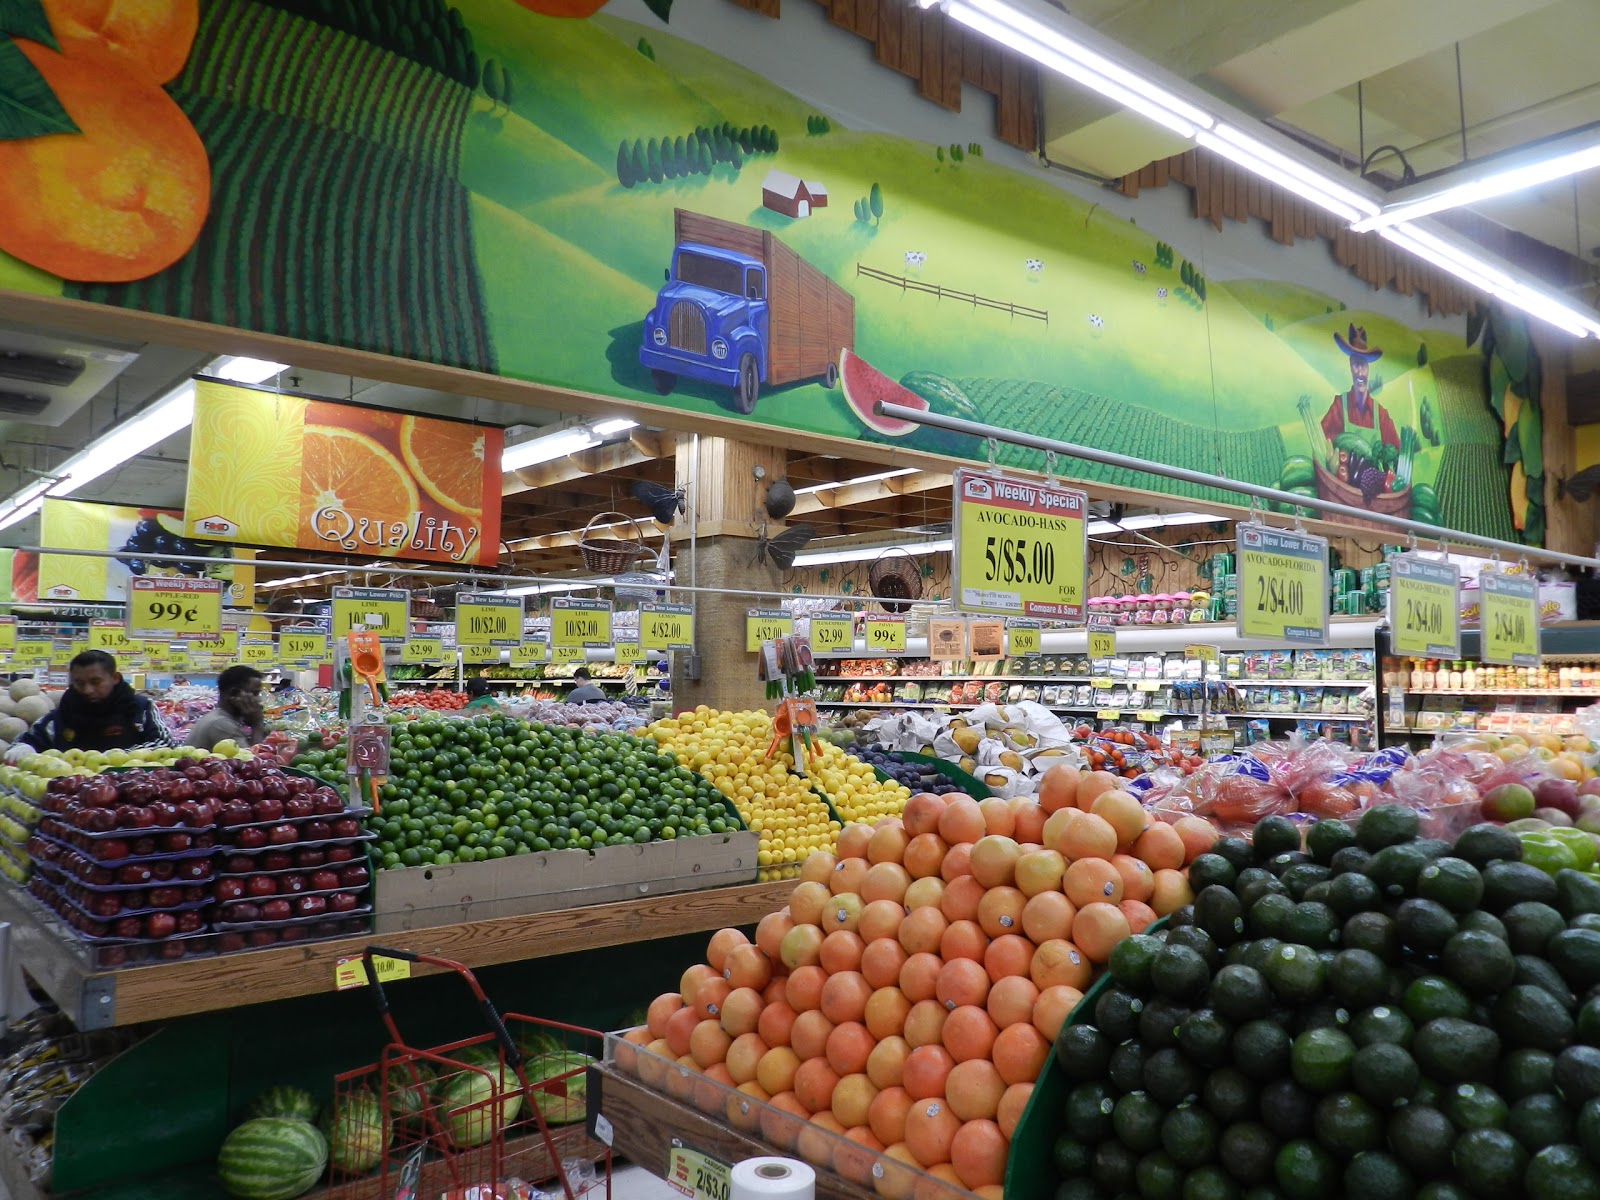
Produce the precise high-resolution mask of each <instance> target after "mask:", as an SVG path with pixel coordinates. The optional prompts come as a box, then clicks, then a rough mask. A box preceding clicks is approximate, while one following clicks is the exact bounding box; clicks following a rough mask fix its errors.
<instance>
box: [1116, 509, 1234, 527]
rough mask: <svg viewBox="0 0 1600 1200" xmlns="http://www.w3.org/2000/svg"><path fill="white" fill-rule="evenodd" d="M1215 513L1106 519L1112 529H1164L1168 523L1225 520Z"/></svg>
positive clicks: (1155, 514)
mask: <svg viewBox="0 0 1600 1200" xmlns="http://www.w3.org/2000/svg"><path fill="white" fill-rule="evenodd" d="M1227 519H1228V518H1227V517H1221V516H1218V515H1217V514H1216V513H1203V512H1178V513H1140V514H1139V515H1138V516H1136V517H1123V518H1122V520H1120V521H1107V522H1105V524H1107V525H1109V526H1110V527H1111V528H1112V529H1164V528H1166V527H1167V526H1169V525H1209V524H1211V523H1212V522H1213V521H1226V520H1227Z"/></svg>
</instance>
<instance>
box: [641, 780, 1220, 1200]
mask: <svg viewBox="0 0 1600 1200" xmlns="http://www.w3.org/2000/svg"><path fill="white" fill-rule="evenodd" d="M1119 785H1120V781H1119V780H1118V779H1117V778H1116V777H1115V776H1113V775H1109V774H1105V773H1101V772H1088V773H1080V772H1079V771H1078V770H1077V769H1075V768H1073V767H1069V766H1056V767H1052V768H1051V769H1050V770H1049V771H1048V772H1046V773H1045V775H1044V776H1043V777H1042V779H1041V783H1040V789H1039V793H1038V796H1037V798H1032V797H1030V798H1026V799H1016V800H1009V801H1007V800H1000V799H986V800H981V801H978V800H973V799H972V798H970V797H968V796H964V795H960V794H955V795H946V796H935V795H931V794H922V795H918V796H914V797H912V799H911V800H910V801H909V802H908V803H907V804H906V807H905V812H904V814H903V815H902V816H901V817H898V818H897V817H886V818H884V819H882V820H880V821H878V822H877V823H876V824H874V825H862V824H853V825H847V826H845V828H844V830H843V831H842V832H841V833H840V835H839V842H838V853H837V856H835V855H834V854H829V853H816V854H813V855H811V856H810V857H809V858H807V859H806V860H805V863H804V865H803V867H802V868H801V881H800V883H799V884H798V885H796V887H795V889H794V892H793V893H792V895H791V897H790V900H789V904H788V905H787V906H786V907H785V908H783V909H782V910H780V911H778V912H775V913H772V914H770V915H768V916H767V917H765V918H763V919H762V921H761V923H760V925H759V926H758V927H757V929H756V937H755V941H754V942H751V941H750V940H749V939H748V938H747V937H746V936H745V934H744V933H742V932H741V931H739V930H737V929H723V930H719V931H718V932H717V933H715V934H714V935H713V936H712V938H711V942H710V945H709V946H708V947H707V951H706V961H705V962H704V963H697V964H695V965H694V966H692V967H690V968H689V969H688V970H687V971H685V972H684V973H683V978H682V979H681V980H680V984H679V988H678V990H677V991H674V992H667V993H665V994H663V995H661V996H658V997H656V999H655V1000H654V1001H653V1002H652V1003H651V1005H650V1009H649V1016H648V1023H647V1025H646V1026H644V1027H642V1028H639V1029H635V1030H631V1031H629V1032H628V1034H627V1035H626V1040H627V1043H629V1044H626V1045H624V1046H623V1047H622V1050H623V1053H622V1054H619V1056H618V1060H617V1061H618V1064H619V1066H621V1067H622V1069H624V1070H631V1071H634V1072H636V1073H637V1074H638V1075H639V1076H640V1077H641V1078H642V1079H643V1080H644V1081H645V1082H646V1083H648V1084H650V1085H652V1086H656V1087H660V1088H662V1089H664V1090H666V1091H667V1092H668V1093H670V1094H673V1095H675V1096H678V1097H679V1098H683V1099H689V1100H692V1101H693V1102H694V1103H695V1104H697V1105H699V1106H701V1107H702V1108H705V1109H706V1110H708V1111H723V1110H725V1111H726V1114H727V1117H728V1119H729V1120H730V1121H731V1122H732V1123H733V1124H735V1125H737V1126H739V1127H741V1128H744V1129H746V1130H759V1131H760V1133H761V1135H762V1136H763V1137H764V1138H765V1139H766V1140H767V1141H769V1142H771V1143H772V1144H773V1145H774V1146H775V1147H776V1148H777V1149H779V1150H782V1151H792V1152H794V1153H797V1154H798V1155H799V1156H800V1157H802V1158H804V1159H806V1160H807V1161H809V1162H812V1163H814V1164H816V1165H819V1166H831V1167H832V1168H833V1169H834V1170H836V1171H838V1172H839V1173H840V1174H842V1175H844V1176H846V1177H847V1178H851V1179H854V1180H856V1181H857V1182H860V1183H868V1182H870V1183H872V1184H873V1185H874V1186H875V1188H876V1189H877V1191H878V1192H879V1193H880V1194H881V1195H883V1196H885V1197H889V1198H890V1200H905V1198H907V1197H910V1196H911V1195H912V1194H913V1192H914V1190H915V1181H916V1180H917V1179H918V1176H917V1175H916V1174H915V1172H914V1171H913V1170H911V1169H910V1168H916V1169H919V1170H921V1171H924V1172H927V1173H928V1174H931V1175H934V1176H936V1177H939V1178H941V1179H943V1180H945V1181H947V1182H949V1183H952V1184H956V1185H958V1186H960V1187H965V1188H967V1189H970V1190H972V1191H974V1192H977V1193H978V1194H979V1195H981V1196H985V1197H993V1200H1001V1196H1002V1188H1001V1185H1002V1183H1003V1180H1004V1176H1005V1166H1006V1156H1007V1153H1008V1151H1009V1147H1010V1140H1011V1137H1012V1134H1013V1132H1014V1130H1015V1129H1016V1126H1017V1122H1018V1121H1019V1119H1020V1118H1021V1116H1022V1112H1023V1109H1024V1107H1025V1106H1026V1104H1027V1102H1028V1097H1029V1094H1030V1093H1031V1091H1032V1088H1033V1083H1034V1080H1035V1079H1036V1078H1037V1077H1038V1074H1039V1071H1040V1069H1041V1068H1042V1067H1043V1066H1044V1063H1045V1060H1046V1058H1047V1056H1048V1055H1049V1053H1050V1047H1051V1045H1052V1043H1053V1042H1054V1040H1055V1036H1056V1033H1057V1031H1058V1030H1059V1029H1060V1028H1061V1025H1062V1024H1063V1022H1064V1021H1065V1020H1066V1018H1067V1015H1068V1014H1069V1013H1070V1012H1071V1011H1072V1008H1073V1006H1074V1005H1075V1004H1076V1003H1077V1002H1078V1001H1079V1000H1080V999H1081V998H1082V996H1083V993H1084V992H1085V991H1086V990H1087V989H1088V988H1089V986H1090V985H1091V983H1092V982H1093V981H1094V978H1095V976H1096V974H1097V973H1098V972H1099V970H1100V969H1101V968H1102V967H1103V966H1104V964H1105V962H1106V960H1107V958H1108V957H1109V956H1110V954H1111V949H1112V947H1113V946H1115V945H1116V944H1117V942H1118V941H1120V940H1121V939H1122V938H1125V937H1127V936H1129V934H1131V933H1137V932H1139V931H1141V930H1143V929H1144V928H1145V927H1146V926H1148V925H1149V924H1150V923H1151V922H1153V921H1155V920H1156V919H1157V918H1158V917H1160V916H1164V915H1165V914H1167V913H1169V912H1172V911H1173V910H1175V909H1177V908H1179V907H1180V906H1182V905H1183V904H1186V903H1188V902H1189V901H1190V900H1191V899H1192V898H1193V896H1192V893H1191V892H1190V890H1189V884H1188V879H1187V876H1186V874H1185V870H1184V868H1185V867H1186V865H1187V864H1188V863H1189V862H1191V861H1192V860H1193V859H1194V858H1195V857H1196V856H1197V855H1199V854H1201V853H1203V852H1204V851H1205V850H1207V849H1208V848H1209V847H1210V846H1211V845H1212V843H1213V842H1214V841H1215V840H1216V836H1217V834H1216V831H1215V830H1214V829H1213V828H1212V826H1211V825H1210V823H1209V822H1206V821H1204V820H1201V819H1198V818H1184V819H1183V820H1180V821H1178V822H1177V823H1175V824H1171V825H1169V824H1165V823H1163V822H1161V821H1158V820H1155V819H1153V818H1151V817H1150V816H1149V814H1147V813H1146V811H1145V810H1144V808H1143V807H1142V806H1141V805H1140V804H1139V801H1138V800H1137V799H1136V798H1135V797H1134V796H1133V795H1131V794H1130V793H1128V792H1126V791H1124V790H1122V788H1121V787H1120V786H1119ZM641 1050H642V1051H643V1053H641V1052H640V1051H641ZM717 1085H721V1086H717ZM729 1088H732V1089H736V1091H735V1092H733V1093H731V1094H730V1093H729V1092H728V1091H727V1090H726V1089H729ZM830 1134H831V1135H836V1136H832V1137H830V1136H828V1135H830Z"/></svg>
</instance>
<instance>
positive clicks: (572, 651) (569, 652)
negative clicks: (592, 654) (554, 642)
mask: <svg viewBox="0 0 1600 1200" xmlns="http://www.w3.org/2000/svg"><path fill="white" fill-rule="evenodd" d="M587 657H588V655H587V654H585V653H584V649H583V647H582V646H554V647H552V648H551V650H550V661H551V662H553V663H581V662H583V661H584V660H585V659H586V658H587Z"/></svg>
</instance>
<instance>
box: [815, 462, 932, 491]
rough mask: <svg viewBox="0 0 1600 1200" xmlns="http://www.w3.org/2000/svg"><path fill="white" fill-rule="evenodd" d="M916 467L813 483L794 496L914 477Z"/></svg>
mask: <svg viewBox="0 0 1600 1200" xmlns="http://www.w3.org/2000/svg"><path fill="white" fill-rule="evenodd" d="M916 473H917V468H916V467H901V468H900V469H899V470H898V471H879V472H878V473H877V474H875V475H857V476H856V477H855V478H854V479H842V480H840V481H839V482H838V483H813V484H811V485H810V486H809V487H803V488H795V490H794V494H795V495H796V496H810V495H812V494H813V493H815V492H830V491H832V490H833V489H834V488H847V487H855V486H856V484H858V483H878V482H880V481H882V480H885V479H898V478H900V477H901V476H902V475H915V474H916Z"/></svg>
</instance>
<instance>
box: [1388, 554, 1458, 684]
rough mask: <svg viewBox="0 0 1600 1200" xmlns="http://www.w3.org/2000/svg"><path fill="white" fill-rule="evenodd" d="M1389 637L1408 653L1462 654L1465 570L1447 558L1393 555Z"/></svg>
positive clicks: (1397, 650)
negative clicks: (1462, 603) (1462, 593)
mask: <svg viewBox="0 0 1600 1200" xmlns="http://www.w3.org/2000/svg"><path fill="white" fill-rule="evenodd" d="M1389 631H1390V632H1389V640H1390V644H1391V645H1392V646H1393V647H1394V653H1396V654H1401V655H1405V656H1406V657H1408V658H1451V659H1454V658H1460V657H1461V572H1460V571H1459V570H1458V569H1457V568H1456V565H1455V564H1454V563H1453V562H1451V561H1449V560H1448V559H1445V560H1443V561H1440V560H1439V559H1436V558H1424V557H1423V556H1422V555H1420V554H1395V555H1392V556H1391V557H1390V559H1389Z"/></svg>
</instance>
